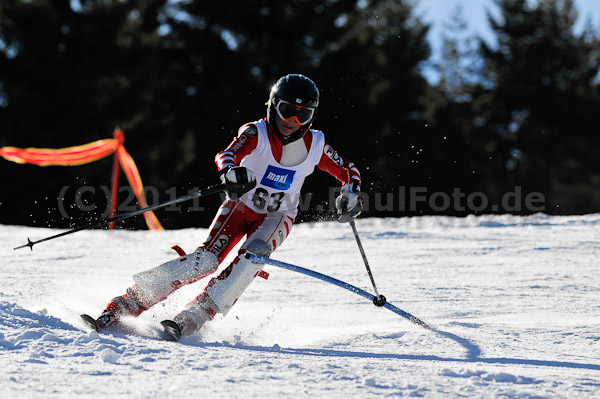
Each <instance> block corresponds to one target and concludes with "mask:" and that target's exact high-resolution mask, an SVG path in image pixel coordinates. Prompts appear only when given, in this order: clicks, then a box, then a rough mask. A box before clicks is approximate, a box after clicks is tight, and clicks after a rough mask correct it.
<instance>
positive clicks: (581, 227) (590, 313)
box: [0, 214, 600, 398]
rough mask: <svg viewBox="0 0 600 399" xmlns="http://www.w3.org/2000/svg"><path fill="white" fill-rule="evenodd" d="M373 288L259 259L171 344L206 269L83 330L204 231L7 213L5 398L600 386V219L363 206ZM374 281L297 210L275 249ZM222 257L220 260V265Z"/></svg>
mask: <svg viewBox="0 0 600 399" xmlns="http://www.w3.org/2000/svg"><path fill="white" fill-rule="evenodd" d="M357 228H358V231H359V234H360V235H361V239H362V241H363V245H364V247H365V251H366V254H367V257H368V259H369V263H370V266H371V269H372V271H373V274H374V278H375V282H376V283H377V286H378V289H379V291H380V293H382V294H384V295H385V296H386V297H387V299H388V301H389V302H391V303H392V304H394V305H395V306H397V307H399V308H401V309H403V310H405V311H407V312H409V313H411V314H413V315H415V316H417V317H419V318H421V319H422V320H424V321H425V322H427V323H429V324H430V325H432V326H434V327H435V330H434V331H428V330H426V329H423V328H421V327H418V326H415V325H413V324H411V323H409V322H408V321H406V320H405V319H403V318H401V317H400V316H398V315H396V314H394V313H392V312H390V311H388V310H385V309H379V308H376V307H374V306H373V305H372V304H371V303H369V302H368V301H366V300H365V299H364V298H360V297H359V296H357V295H354V294H352V293H350V292H348V291H346V290H343V289H340V288H339V287H335V286H333V285H330V284H327V283H324V282H322V281H320V280H316V279H313V278H310V277H308V276H304V275H301V274H297V273H293V272H290V271H287V270H282V269H279V268H276V267H272V266H266V267H265V270H266V271H268V272H269V273H270V278H269V280H268V281H265V280H262V279H257V280H256V281H255V282H254V283H253V284H252V285H251V286H250V287H249V288H248V290H247V291H246V292H245V293H244V295H243V296H242V297H241V298H240V300H239V302H238V303H237V304H236V305H235V306H234V308H233V309H232V311H231V312H230V313H229V315H228V316H227V317H225V318H223V317H221V316H220V315H219V316H217V317H216V318H215V320H213V321H212V322H211V323H209V324H207V325H206V326H205V327H204V329H203V330H202V331H201V333H200V334H198V335H195V336H191V337H185V338H184V339H182V341H181V342H179V343H173V342H167V341H164V340H162V339H161V337H162V336H163V333H162V329H161V328H160V324H159V321H160V320H162V319H165V318H170V317H172V316H173V315H174V314H176V313H177V312H178V311H179V310H180V309H181V308H182V307H183V306H185V304H186V303H187V302H188V301H189V300H191V299H192V298H193V297H194V296H195V295H197V294H198V293H199V292H201V290H202V289H203V287H204V285H205V284H206V283H207V281H208V279H204V280H201V281H200V282H198V283H196V284H193V285H190V286H186V287H184V288H182V289H180V290H179V291H177V292H176V293H175V294H173V295H172V296H171V297H169V299H168V300H166V301H164V302H163V303H161V304H159V305H157V306H156V307H155V308H153V309H151V310H150V311H148V312H146V313H144V314H143V315H142V316H141V317H139V318H138V319H131V320H127V321H126V323H125V326H124V327H123V328H122V329H121V330H111V331H108V332H106V333H103V334H97V333H96V332H89V331H87V329H86V328H85V326H84V324H83V322H82V321H80V319H79V314H80V313H89V314H92V315H94V316H97V315H98V314H99V312H100V311H101V310H102V309H103V307H104V306H105V305H106V303H107V302H108V300H110V299H111V298H112V297H114V296H116V295H120V294H122V293H123V292H124V291H125V289H126V288H127V287H128V286H129V285H131V283H132V275H133V274H134V273H136V272H139V271H141V270H145V269H148V268H150V267H153V266H156V265H158V264H160V263H162V262H164V261H166V260H169V259H171V258H173V257H175V256H176V254H175V253H174V252H172V250H171V249H170V247H171V246H172V245H174V244H179V245H180V246H182V248H184V249H187V250H188V251H192V250H193V249H194V248H196V246H197V245H198V244H199V243H200V242H201V241H202V240H203V239H204V236H205V235H206V229H184V230H172V231H160V232H148V231H123V230H121V231H101V230H96V231H83V232H79V233H76V234H73V235H70V236H67V237H63V238H60V239H57V240H53V241H49V242H45V243H40V244H38V245H36V246H35V247H34V250H33V252H30V251H29V250H28V249H21V250H18V251H13V248H14V247H16V246H18V245H21V244H23V243H24V242H26V239H27V237H30V238H31V239H32V240H38V239H41V238H44V237H47V236H50V235H53V234H56V233H57V231H56V230H52V229H41V228H28V227H21V226H0V238H1V241H0V242H2V248H0V259H1V260H0V265H1V267H0V364H1V366H2V369H3V370H2V373H0V397H1V398H8V397H19V398H37V397H39V398H42V397H43V398H72V397H78V398H86V397H88V398H96V397H108V398H134V397H141V398H189V397H194V396H195V397H202V396H207V395H208V397H217V395H220V397H224V398H225V397H226V398H230V397H240V398H253V397H260V398H263V397H265V396H266V397H277V398H287V397H289V398H292V397H294V398H296V397H309V396H316V397H328V398H329V397H333V398H347V397H350V396H352V397H390V396H412V397H432V398H439V397H444V398H458V397H469V398H471V397H506V398H574V397H577V398H597V397H600V349H599V345H600V305H599V301H598V287H599V285H600V270H599V269H598V266H599V258H598V255H599V253H600V215H586V216H570V217H567V216H562V217H552V216H547V215H543V214H537V215H532V216H527V217H516V216H508V215H501V216H498V215H496V216H477V217H476V216H469V217H467V218H450V217H416V218H403V219H361V220H358V221H357ZM272 257H273V258H274V259H278V260H282V261H285V262H289V263H292V264H296V265H299V266H303V267H306V268H309V269H313V270H316V271H318V272H320V273H324V274H326V275H329V276H332V277H335V278H337V279H340V280H342V281H345V282H348V283H350V284H353V285H355V286H357V287H359V288H362V289H365V290H367V291H369V292H373V289H372V287H371V284H370V280H369V278H368V275H367V273H366V270H365V267H364V264H363V263H362V259H361V257H360V253H359V252H358V248H357V245H356V242H355V240H354V236H353V234H352V230H351V228H350V227H349V226H346V225H340V224H338V223H335V222H331V223H329V222H328V223H319V224H301V225H297V226H295V227H294V231H293V233H292V234H291V237H290V238H289V239H288V240H287V241H286V242H285V243H284V244H283V245H282V247H281V248H280V249H278V250H277V251H276V252H275V253H274V254H273V256H272ZM232 258H233V256H231V255H230V257H229V258H228V259H227V260H226V262H224V263H223V264H222V265H221V268H223V267H225V266H227V264H228V262H229V261H230V260H231V259H232Z"/></svg>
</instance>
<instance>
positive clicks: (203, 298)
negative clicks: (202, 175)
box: [107, 118, 360, 334]
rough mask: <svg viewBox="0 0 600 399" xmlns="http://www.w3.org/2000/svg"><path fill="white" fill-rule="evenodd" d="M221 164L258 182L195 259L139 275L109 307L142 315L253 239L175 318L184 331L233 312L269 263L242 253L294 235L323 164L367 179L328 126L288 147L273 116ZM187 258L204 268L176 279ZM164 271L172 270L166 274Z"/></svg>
mask: <svg viewBox="0 0 600 399" xmlns="http://www.w3.org/2000/svg"><path fill="white" fill-rule="evenodd" d="M215 162H216V164H217V167H218V168H219V170H223V169H225V168H227V167H230V166H236V165H241V166H244V167H246V168H248V169H249V170H251V171H252V172H254V174H255V175H256V180H257V185H256V187H255V188H254V189H252V190H251V191H249V192H247V193H245V194H244V195H243V196H241V197H240V198H239V199H237V200H232V199H227V200H226V201H225V202H224V203H223V204H222V205H221V207H220V208H219V211H218V212H217V215H216V217H215V219H214V220H213V222H212V224H211V226H210V230H209V234H208V237H207V239H206V240H205V241H204V242H203V243H202V245H201V246H200V247H199V248H198V249H197V250H196V252H195V253H194V254H193V256H195V258H193V259H192V258H191V257H190V256H188V257H183V256H182V257H181V258H180V259H178V260H173V261H171V262H168V263H166V264H164V265H161V266H159V267H158V268H155V269H153V270H151V271H148V272H144V273H140V274H138V275H136V276H134V280H135V281H136V284H134V286H133V287H131V288H130V289H128V290H127V294H126V295H124V296H123V297H117V298H115V299H113V302H111V303H110V304H109V306H108V307H107V310H111V311H113V312H115V313H121V314H123V313H128V314H131V315H135V316H137V315H139V314H140V313H141V312H142V311H144V310H146V309H147V308H149V307H150V306H152V305H154V304H156V303H158V302H159V301H161V300H163V299H165V298H166V297H167V296H168V295H169V294H170V293H171V292H173V291H175V290H176V289H177V288H179V287H180V286H182V285H185V284H190V283H193V282H195V281H197V280H199V279H201V278H202V277H205V276H206V275H208V274H210V273H213V272H214V271H215V270H216V269H217V267H218V265H219V264H220V263H221V262H222V261H223V260H224V259H225V257H226V256H227V255H228V254H229V252H230V251H231V250H232V249H233V247H234V246H235V245H236V244H237V243H239V241H240V240H241V239H242V238H243V237H244V236H247V239H246V241H245V242H244V244H243V245H242V247H241V249H240V251H239V254H238V256H237V257H236V258H235V260H234V261H233V262H232V263H231V264H230V265H229V266H228V267H227V268H225V269H224V270H223V271H222V272H221V273H220V274H219V275H218V276H217V277H214V278H212V279H211V280H210V282H209V283H208V285H207V287H206V289H205V291H204V292H203V293H201V294H200V295H199V296H198V297H196V298H195V299H194V300H193V301H191V302H190V303H189V304H188V305H187V306H186V308H185V310H184V311H182V312H181V313H180V314H178V315H177V316H175V318H174V320H175V321H176V322H177V323H178V324H180V326H182V330H183V333H184V334H190V333H193V332H194V331H195V330H197V329H198V328H200V327H201V326H202V325H203V324H204V322H206V321H207V320H210V319H212V318H213V317H214V315H215V314H216V313H217V312H220V313H223V314H227V312H229V310H230V309H231V307H232V306H233V304H235V302H236V301H237V299H238V297H239V296H240V295H241V293H242V292H243V291H244V290H245V288H246V287H247V286H248V285H249V284H250V283H251V282H252V280H253V279H254V278H255V277H256V276H257V275H260V271H261V269H262V266H263V265H262V264H255V263H252V262H250V261H249V260H247V259H246V258H245V257H243V256H241V255H242V254H243V253H245V252H246V251H250V252H253V253H256V254H258V255H261V256H269V255H270V254H271V253H272V252H273V251H274V250H275V249H277V248H279V247H280V246H281V244H282V243H283V241H284V240H285V239H286V238H287V237H288V235H289V234H290V231H291V229H292V225H293V223H294V218H295V217H296V215H297V212H298V204H299V201H300V189H301V187H302V184H303V183H304V179H305V178H306V176H308V175H310V174H311V173H312V172H313V171H314V168H315V166H316V167H318V168H319V169H321V170H323V171H325V172H327V173H329V174H331V175H332V176H334V177H335V178H336V179H338V180H339V181H340V182H341V183H342V185H347V184H353V183H354V182H358V183H359V184H360V173H359V171H358V169H357V168H356V167H355V166H354V164H353V163H351V162H349V161H348V160H347V159H345V158H344V157H342V156H340V155H339V154H338V153H337V152H336V151H335V150H334V149H333V148H332V147H331V146H330V145H329V144H328V143H327V142H326V141H325V138H324V135H323V133H322V132H321V131H318V130H309V131H308V132H307V133H306V134H305V135H304V137H303V138H302V139H299V140H297V141H295V142H292V143H289V144H287V145H285V146H284V145H282V142H281V140H280V139H279V138H278V137H277V136H276V134H275V133H274V132H273V131H272V130H271V128H270V126H269V124H268V123H267V121H266V118H265V119H262V120H259V121H256V122H252V123H248V124H246V125H243V126H242V127H241V128H240V129H239V131H238V135H237V137H236V138H235V139H234V140H233V142H232V143H231V144H230V145H229V146H228V147H227V149H225V150H224V151H222V152H219V153H218V154H217V156H216V157H215ZM193 256H192V257H193ZM215 257H216V258H215ZM181 262H184V263H185V264H188V263H189V264H190V265H192V266H194V265H195V266H194V268H195V270H196V272H194V273H192V274H189V273H188V274H182V273H179V272H178V273H179V275H178V277H177V279H175V280H174V281H171V280H173V277H172V270H173V267H176V266H177V267H181ZM198 265H200V266H198ZM163 269H164V270H166V272H165V274H161V273H163ZM161 275H163V276H165V275H167V276H168V278H170V279H171V280H170V281H166V282H160V283H157V282H156V281H153V280H152V279H154V280H157V279H158V277H157V276H161ZM138 283H139V284H138ZM131 299H133V300H134V301H135V304H134V303H133V302H132V301H131Z"/></svg>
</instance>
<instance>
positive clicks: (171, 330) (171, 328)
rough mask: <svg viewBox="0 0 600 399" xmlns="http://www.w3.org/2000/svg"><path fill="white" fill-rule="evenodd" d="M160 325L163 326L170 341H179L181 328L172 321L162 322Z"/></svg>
mask: <svg viewBox="0 0 600 399" xmlns="http://www.w3.org/2000/svg"><path fill="white" fill-rule="evenodd" d="M160 324H161V325H162V326H163V329H164V330H165V332H166V333H167V334H169V337H171V340H172V341H175V342H177V341H179V340H180V339H181V328H180V327H179V325H178V324H177V323H175V322H174V321H173V320H163V321H161V322H160Z"/></svg>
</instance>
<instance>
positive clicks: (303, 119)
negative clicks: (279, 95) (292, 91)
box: [275, 99, 316, 125]
mask: <svg viewBox="0 0 600 399" xmlns="http://www.w3.org/2000/svg"><path fill="white" fill-rule="evenodd" d="M275 109H276V110H277V115H279V117H280V118H281V119H283V120H284V121H289V120H292V119H296V122H298V124H299V125H306V124H307V123H309V122H310V121H311V120H312V118H313V115H314V114H315V110H316V108H312V107H303V106H301V105H296V104H292V103H289V102H287V101H285V100H281V99H280V100H279V102H278V103H277V106H276V107H275Z"/></svg>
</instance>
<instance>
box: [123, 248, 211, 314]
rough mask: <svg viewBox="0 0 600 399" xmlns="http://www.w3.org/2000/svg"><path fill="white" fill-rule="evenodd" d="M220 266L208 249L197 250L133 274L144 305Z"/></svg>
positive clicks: (153, 302)
mask: <svg viewBox="0 0 600 399" xmlns="http://www.w3.org/2000/svg"><path fill="white" fill-rule="evenodd" d="M218 267H219V260H218V259H217V257H216V256H215V255H214V254H213V253H212V252H208V251H196V252H194V253H191V254H189V255H184V256H181V257H179V258H177V259H173V260H171V261H169V262H167V263H163V264H162V265H160V266H157V267H155V268H153V269H150V270H147V271H145V272H141V273H137V274H135V275H134V276H133V281H135V282H136V284H137V285H138V288H139V292H138V294H141V296H142V298H139V299H141V301H142V302H143V303H144V306H152V305H154V304H156V303H158V302H160V301H162V300H163V299H165V298H166V297H167V296H168V295H169V294H171V293H172V292H173V291H175V290H176V289H177V288H179V287H181V286H183V285H186V284H190V283H193V282H195V281H197V280H199V279H201V278H202V277H205V276H207V275H209V274H211V273H213V272H214V271H215V270H217V268H218Z"/></svg>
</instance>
